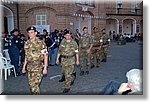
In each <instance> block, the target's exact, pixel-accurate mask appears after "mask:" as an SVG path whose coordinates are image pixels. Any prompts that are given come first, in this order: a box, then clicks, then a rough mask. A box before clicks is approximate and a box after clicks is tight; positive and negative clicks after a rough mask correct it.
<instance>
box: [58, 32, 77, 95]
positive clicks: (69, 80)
mask: <svg viewBox="0 0 150 102" xmlns="http://www.w3.org/2000/svg"><path fill="white" fill-rule="evenodd" d="M64 37H65V39H63V40H62V42H61V44H60V47H59V50H58V55H57V59H56V63H57V64H59V57H60V55H61V58H62V59H61V71H62V74H63V76H62V78H61V80H60V81H59V82H63V81H65V88H64V90H63V93H67V92H69V91H70V87H71V85H72V84H73V83H74V80H75V77H76V73H73V72H74V64H75V61H76V64H77V65H78V64H79V55H78V45H77V43H76V42H75V41H74V40H73V39H71V35H70V33H69V31H68V30H66V31H65V35H64ZM75 56H76V60H75Z"/></svg>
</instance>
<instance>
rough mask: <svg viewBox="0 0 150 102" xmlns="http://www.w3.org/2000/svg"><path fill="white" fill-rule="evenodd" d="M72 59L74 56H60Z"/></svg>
mask: <svg viewBox="0 0 150 102" xmlns="http://www.w3.org/2000/svg"><path fill="white" fill-rule="evenodd" d="M72 57H74V55H72V56H66V55H62V58H72Z"/></svg>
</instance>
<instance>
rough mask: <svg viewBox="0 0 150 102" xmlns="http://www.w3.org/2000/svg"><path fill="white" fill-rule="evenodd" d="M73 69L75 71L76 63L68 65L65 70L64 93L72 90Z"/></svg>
mask: <svg viewBox="0 0 150 102" xmlns="http://www.w3.org/2000/svg"><path fill="white" fill-rule="evenodd" d="M73 71H74V65H69V66H67V67H66V70H65V89H64V90H63V93H66V92H68V91H69V90H70V87H71V82H72V81H73Z"/></svg>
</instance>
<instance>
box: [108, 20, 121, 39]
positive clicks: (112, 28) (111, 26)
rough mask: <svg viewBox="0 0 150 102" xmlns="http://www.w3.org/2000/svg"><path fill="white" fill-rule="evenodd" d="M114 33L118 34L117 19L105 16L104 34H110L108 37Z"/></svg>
mask: <svg viewBox="0 0 150 102" xmlns="http://www.w3.org/2000/svg"><path fill="white" fill-rule="evenodd" d="M113 32H114V33H115V34H119V20H118V19H116V18H107V19H106V34H109V35H110V38H112V36H113Z"/></svg>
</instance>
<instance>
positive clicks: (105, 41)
mask: <svg viewBox="0 0 150 102" xmlns="http://www.w3.org/2000/svg"><path fill="white" fill-rule="evenodd" d="M102 41H103V44H102V45H103V46H105V45H108V44H109V37H108V35H107V34H104V35H102Z"/></svg>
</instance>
